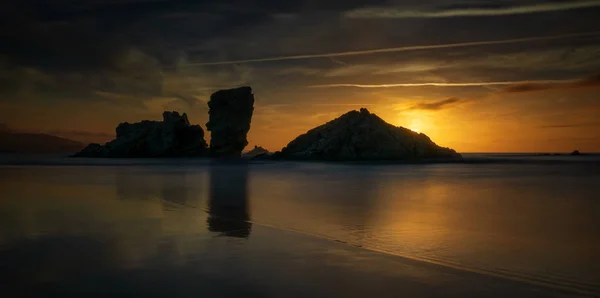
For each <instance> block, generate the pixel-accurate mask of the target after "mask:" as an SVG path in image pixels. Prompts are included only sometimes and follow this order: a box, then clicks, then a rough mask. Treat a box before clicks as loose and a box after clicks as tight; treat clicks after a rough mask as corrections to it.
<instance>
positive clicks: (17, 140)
mask: <svg viewBox="0 0 600 298" xmlns="http://www.w3.org/2000/svg"><path fill="white" fill-rule="evenodd" d="M83 147H84V144H83V143H80V142H77V141H73V140H69V139H65V138H61V137H57V136H53V135H49V134H43V133H25V132H15V131H10V130H6V129H4V130H0V152H2V153H61V152H65V153H66V152H77V151H79V150H81V149H82V148H83Z"/></svg>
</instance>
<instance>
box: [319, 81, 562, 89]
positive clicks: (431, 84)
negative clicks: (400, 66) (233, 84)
mask: <svg viewBox="0 0 600 298" xmlns="http://www.w3.org/2000/svg"><path fill="white" fill-rule="evenodd" d="M571 81H572V80H536V81H505V82H455V83H452V82H448V83H439V82H428V83H393V84H347V83H340V84H324V85H311V86H308V88H337V87H353V88H398V87H488V86H507V85H515V86H519V85H536V84H539V85H545V84H548V85H550V84H555V83H562V82H571Z"/></svg>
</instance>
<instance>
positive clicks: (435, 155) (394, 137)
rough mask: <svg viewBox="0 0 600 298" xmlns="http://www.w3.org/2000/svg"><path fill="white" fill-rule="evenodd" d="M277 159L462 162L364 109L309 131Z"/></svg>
mask: <svg viewBox="0 0 600 298" xmlns="http://www.w3.org/2000/svg"><path fill="white" fill-rule="evenodd" d="M274 157H275V158H279V159H295V160H328V161H376V160H380V161H383V160H385V161H393V160H422V159H435V160H449V159H450V160H456V159H458V160H460V159H462V157H461V155H460V154H458V153H456V151H454V150H452V149H450V148H443V147H440V146H438V145H436V144H435V143H434V142H433V141H431V139H429V137H427V136H426V135H424V134H422V133H417V132H414V131H412V130H410V129H406V128H404V127H398V126H394V125H392V124H389V123H386V122H385V121H384V120H383V119H381V118H379V117H378V116H377V115H375V114H372V113H370V112H369V111H368V110H367V109H364V108H363V109H360V111H350V112H348V113H346V114H344V115H342V116H341V117H339V118H336V119H334V120H332V121H330V122H327V123H325V124H323V125H321V126H318V127H315V128H313V129H311V130H309V131H308V132H307V133H305V134H303V135H300V136H299V137H297V138H296V139H294V140H293V141H291V142H290V143H289V144H288V145H287V146H286V147H284V148H283V149H282V150H281V152H278V153H276V154H274Z"/></svg>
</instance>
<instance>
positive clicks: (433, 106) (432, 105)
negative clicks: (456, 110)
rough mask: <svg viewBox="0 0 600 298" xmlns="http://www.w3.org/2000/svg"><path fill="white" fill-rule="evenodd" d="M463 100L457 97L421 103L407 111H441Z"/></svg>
mask: <svg viewBox="0 0 600 298" xmlns="http://www.w3.org/2000/svg"><path fill="white" fill-rule="evenodd" d="M463 101H464V100H461V99H460V98H458V97H450V98H447V99H444V100H439V101H435V102H422V103H418V104H416V105H414V106H412V107H410V108H409V110H430V111H437V110H441V109H444V108H447V107H450V106H454V105H456V104H458V103H460V102H463Z"/></svg>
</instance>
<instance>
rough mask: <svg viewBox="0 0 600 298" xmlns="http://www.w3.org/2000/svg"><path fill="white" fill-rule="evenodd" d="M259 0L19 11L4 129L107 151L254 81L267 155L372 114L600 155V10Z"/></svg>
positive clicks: (195, 117)
mask: <svg viewBox="0 0 600 298" xmlns="http://www.w3.org/2000/svg"><path fill="white" fill-rule="evenodd" d="M259 2H261V1H259ZM262 2H264V3H262ZM262 2H261V3H259V4H260V5H258V6H257V5H253V6H251V5H248V4H247V3H245V2H243V1H237V0H231V1H225V2H223V3H221V2H219V3H221V4H219V3H217V1H205V2H202V4H190V3H189V2H187V1H171V2H169V3H166V2H164V3H163V2H160V3H159V2H152V1H138V2H136V4H135V5H129V6H128V5H122V6H113V5H112V4H110V2H107V3H104V4H102V5H100V4H99V2H97V1H87V0H86V1H83V2H82V4H81V5H80V6H77V7H72V6H69V5H68V4H54V5H51V4H48V7H38V8H37V9H39V11H36V12H32V10H24V9H23V10H19V9H20V7H15V8H16V9H17V13H16V14H15V16H12V17H10V16H9V17H6V18H4V19H3V21H2V22H3V23H2V24H0V25H3V26H0V28H2V29H0V36H4V39H5V40H6V41H7V43H6V44H7V45H8V46H3V47H0V117H1V118H0V119H1V120H0V122H2V123H3V124H6V125H7V126H9V127H10V128H12V129H15V130H21V131H37V132H46V133H51V134H55V135H60V136H63V137H67V138H71V139H75V140H80V141H84V142H104V141H107V140H109V139H111V138H112V136H114V129H115V127H116V125H117V124H118V123H120V122H124V121H128V122H135V121H140V120H142V119H155V120H158V119H160V118H161V114H162V111H164V110H176V111H180V112H186V113H188V116H189V118H190V121H191V122H193V123H196V124H201V125H202V126H203V127H204V124H205V123H206V122H207V120H208V119H207V118H208V111H207V109H208V108H207V105H206V102H207V101H208V99H209V97H210V94H211V93H212V92H214V91H216V90H219V89H224V88H233V87H237V86H242V85H249V86H252V88H253V90H254V94H255V99H256V102H255V110H254V116H253V119H252V125H251V130H250V133H249V137H248V138H249V142H250V145H249V146H253V145H260V146H263V147H265V148H267V149H269V150H279V149H281V147H283V146H285V145H286V144H287V143H288V142H289V141H291V140H292V139H293V138H295V137H296V136H297V135H299V134H301V133H304V132H306V131H307V130H309V129H311V128H312V127H315V126H317V125H320V124H323V123H325V122H327V121H329V120H331V119H333V118H335V117H338V116H340V115H341V114H343V113H345V112H347V111H349V110H353V109H359V108H361V107H365V108H367V109H369V111H371V112H373V113H376V114H377V115H379V116H380V117H381V118H383V119H384V120H386V121H387V122H390V123H392V124H395V125H399V126H404V127H407V128H410V129H413V130H417V131H419V132H423V133H425V134H427V135H428V136H429V137H430V138H431V139H432V140H433V141H435V142H436V143H437V144H439V145H442V146H447V147H451V148H454V149H456V150H457V151H459V152H568V151H571V150H574V149H579V150H581V151H585V152H600V120H599V119H600V31H595V30H597V28H600V20H599V19H598V18H597V15H598V13H600V1H520V2H511V1H492V0H487V1H481V2H478V4H474V3H472V2H467V1H465V2H464V3H461V2H460V1H459V2H456V1H454V2H452V3H450V2H449V1H445V0H432V1H412V0H409V1H383V0H382V1H361V0H353V1H324V2H322V1H310V0H303V1H297V3H294V4H291V3H290V4H281V3H279V4H278V3H275V2H274V1H262ZM124 3H126V4H127V3H133V2H128V1H125V2H124ZM457 3H458V4H457ZM125 12H126V13H125ZM8 28H10V29H8Z"/></svg>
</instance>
